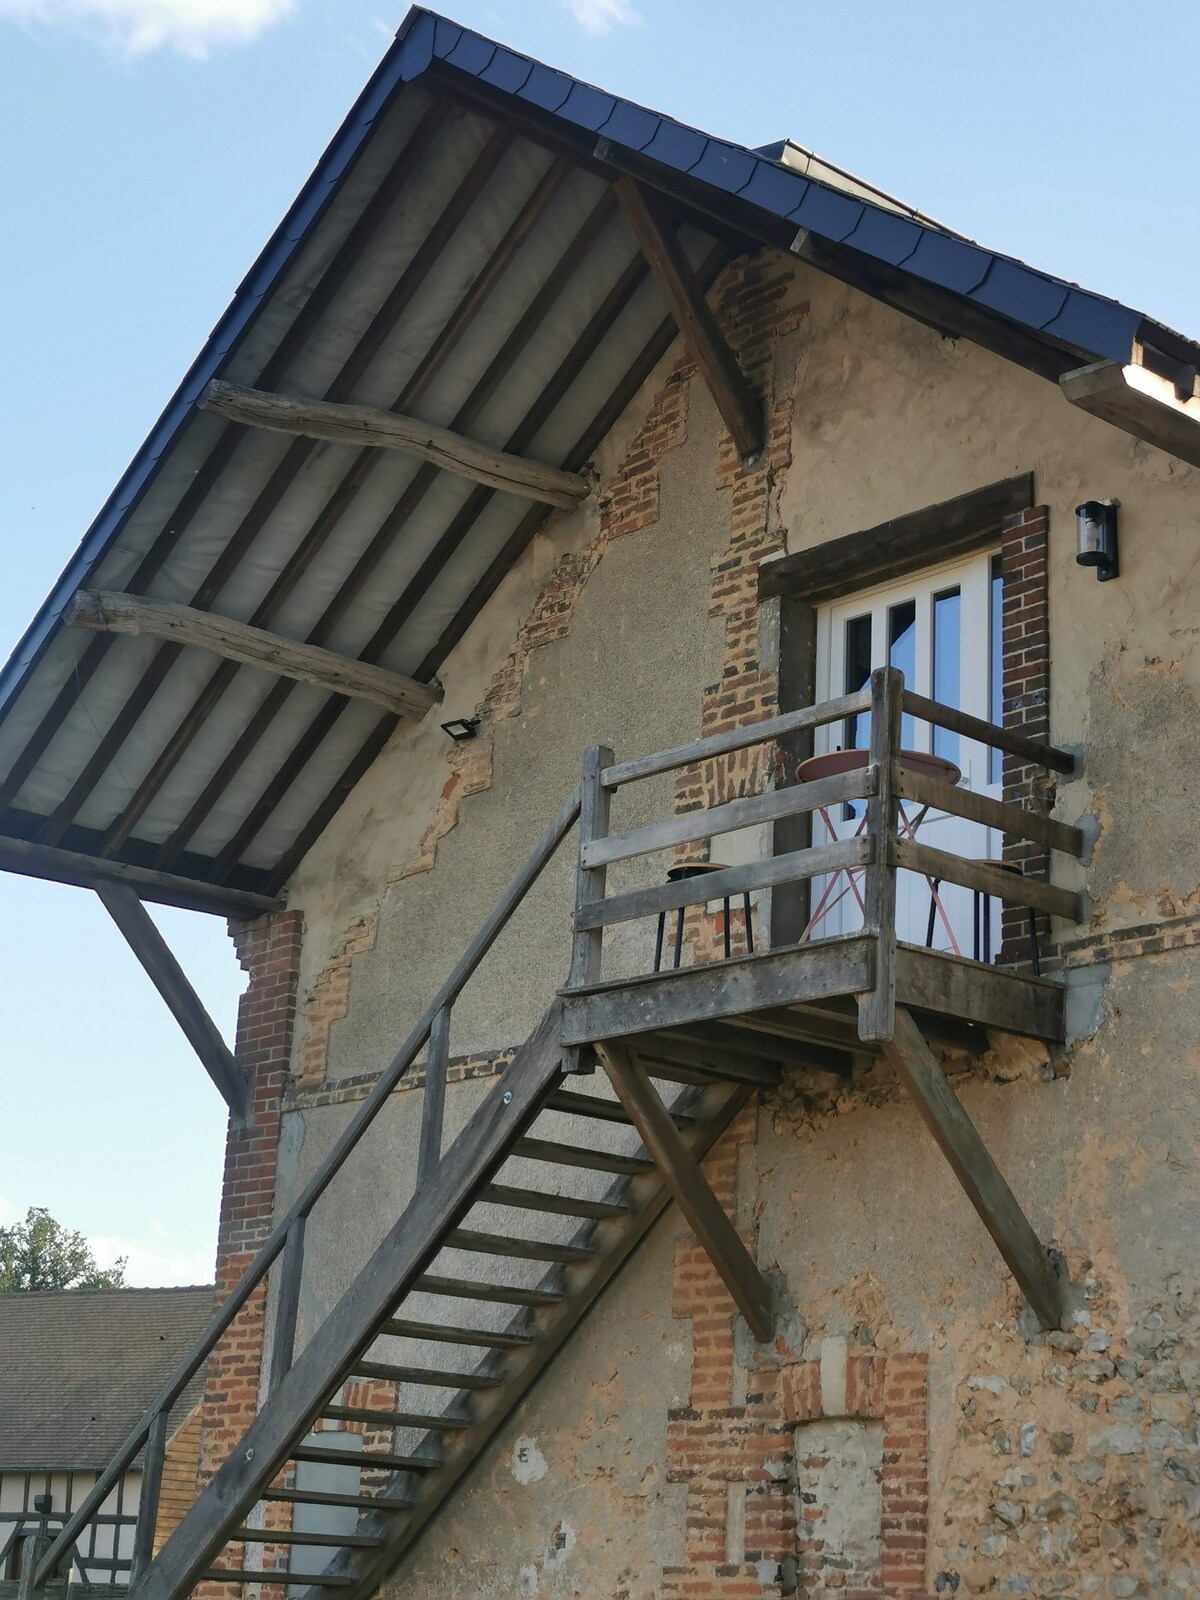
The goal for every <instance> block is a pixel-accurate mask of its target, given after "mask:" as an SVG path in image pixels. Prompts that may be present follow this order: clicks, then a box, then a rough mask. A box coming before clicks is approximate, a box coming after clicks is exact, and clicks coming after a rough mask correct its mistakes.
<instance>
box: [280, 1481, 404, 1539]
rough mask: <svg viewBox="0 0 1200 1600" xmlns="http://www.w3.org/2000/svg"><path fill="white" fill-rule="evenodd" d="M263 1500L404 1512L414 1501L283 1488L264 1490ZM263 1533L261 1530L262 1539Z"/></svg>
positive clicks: (402, 1498) (373, 1495)
mask: <svg viewBox="0 0 1200 1600" xmlns="http://www.w3.org/2000/svg"><path fill="white" fill-rule="evenodd" d="M262 1499H263V1500H280V1501H282V1502H283V1503H284V1504H287V1505H297V1506H351V1507H354V1508H355V1509H356V1510H359V1511H389V1510H393V1511H403V1510H405V1509H407V1507H409V1506H410V1505H412V1500H411V1499H410V1498H409V1497H407V1496H405V1495H395V1496H393V1497H391V1498H389V1497H387V1496H384V1495H378V1494H335V1493H334V1492H333V1490H332V1489H289V1488H283V1487H276V1488H272V1489H266V1490H264V1491H263V1494H262ZM262 1531H263V1530H262V1529H261V1528H260V1529H259V1536H260V1538H261V1535H262Z"/></svg>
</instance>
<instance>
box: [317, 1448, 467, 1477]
mask: <svg viewBox="0 0 1200 1600" xmlns="http://www.w3.org/2000/svg"><path fill="white" fill-rule="evenodd" d="M292 1460H293V1461H327V1462H332V1463H334V1464H336V1465H337V1466H343V1467H388V1468H389V1469H390V1470H391V1471H393V1472H432V1471H433V1470H434V1469H435V1468H437V1467H439V1466H441V1462H440V1461H434V1460H433V1459H432V1458H431V1457H430V1456H410V1455H397V1454H395V1453H390V1452H389V1453H388V1454H386V1455H380V1454H376V1453H374V1452H372V1451H367V1450H339V1449H338V1448H337V1447H336V1446H326V1445H315V1444H298V1445H297V1446H296V1447H295V1449H294V1450H293V1451H292Z"/></svg>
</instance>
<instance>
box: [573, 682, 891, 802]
mask: <svg viewBox="0 0 1200 1600" xmlns="http://www.w3.org/2000/svg"><path fill="white" fill-rule="evenodd" d="M870 709H871V696H870V693H869V691H868V690H866V689H858V690H856V691H855V692H854V693H853V694H843V695H839V696H838V698H837V699H836V700H824V701H822V702H821V704H820V705H818V706H801V707H800V708H799V709H798V710H796V711H785V712H784V713H783V715H782V716H779V717H764V718H763V719H762V721H761V722H747V723H746V724H745V725H744V726H742V727H740V728H730V729H729V731H728V732H727V733H713V734H710V735H709V736H708V738H707V739H693V740H692V742H691V743H690V744H681V745H676V746H675V747H674V748H673V749H671V750H656V751H655V752H654V754H653V755H648V756H638V757H637V758H636V759H635V760H633V761H622V762H619V763H618V764H617V765H615V766H611V767H606V768H605V769H604V771H603V772H602V773H601V774H600V781H601V783H603V785H604V787H605V788H606V789H616V788H619V787H620V786H621V785H622V784H625V783H636V782H637V781H638V780H639V779H641V778H654V777H657V776H658V774H659V773H660V772H676V771H678V769H679V768H680V767H690V766H693V765H694V764H695V763H696V762H697V761H714V760H716V759H717V757H718V756H728V755H732V754H733V753H734V751H735V750H747V749H749V747H750V746H751V745H755V744H766V743H767V741H768V740H771V741H774V740H776V739H783V738H786V737H787V736H788V735H789V734H792V733H799V732H800V731H801V730H802V729H805V728H823V727H825V726H826V725H827V724H828V723H830V722H841V721H842V720H843V718H845V717H852V716H856V715H857V714H858V713H859V712H860V711H869V710H870Z"/></svg>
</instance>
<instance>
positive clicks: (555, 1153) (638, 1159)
mask: <svg viewBox="0 0 1200 1600" xmlns="http://www.w3.org/2000/svg"><path fill="white" fill-rule="evenodd" d="M512 1153H513V1155H514V1156H523V1157H525V1159H526V1160H529V1161H548V1162H550V1163H551V1164H552V1165H553V1166H558V1167H591V1168H593V1169H594V1170H595V1171H597V1172H618V1173H623V1174H624V1175H625V1176H626V1177H630V1178H633V1177H640V1176H641V1174H642V1173H644V1172H653V1171H654V1163H653V1161H648V1160H647V1159H646V1158H645V1157H644V1156H619V1155H615V1154H614V1153H613V1152H612V1151H611V1150H588V1149H586V1148H584V1147H583V1146H582V1145H574V1144H558V1143H556V1142H555V1141H553V1140H551V1139H530V1138H524V1139H518V1140H517V1142H516V1143H515V1144H514V1145H513V1149H512Z"/></svg>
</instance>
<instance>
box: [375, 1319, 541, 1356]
mask: <svg viewBox="0 0 1200 1600" xmlns="http://www.w3.org/2000/svg"><path fill="white" fill-rule="evenodd" d="M379 1331H380V1333H390V1334H394V1335H395V1337H396V1338H397V1339H428V1340H431V1341H432V1342H433V1343H435V1344H461V1345H483V1346H486V1347H487V1348H489V1349H493V1350H519V1349H521V1347H522V1346H523V1345H527V1344H528V1343H529V1341H530V1339H531V1338H532V1337H533V1336H532V1334H528V1333H514V1332H513V1331H512V1330H511V1329H508V1330H506V1331H505V1332H503V1333H493V1332H491V1331H490V1330H489V1329H487V1328H457V1327H455V1326H454V1325H453V1324H452V1323H447V1322H416V1321H414V1320H413V1319H412V1318H411V1317H389V1318H388V1320H387V1321H386V1322H385V1323H384V1324H383V1326H382V1328H380V1330H379Z"/></svg>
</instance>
